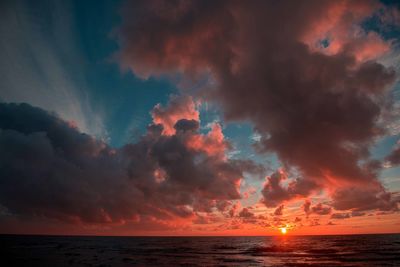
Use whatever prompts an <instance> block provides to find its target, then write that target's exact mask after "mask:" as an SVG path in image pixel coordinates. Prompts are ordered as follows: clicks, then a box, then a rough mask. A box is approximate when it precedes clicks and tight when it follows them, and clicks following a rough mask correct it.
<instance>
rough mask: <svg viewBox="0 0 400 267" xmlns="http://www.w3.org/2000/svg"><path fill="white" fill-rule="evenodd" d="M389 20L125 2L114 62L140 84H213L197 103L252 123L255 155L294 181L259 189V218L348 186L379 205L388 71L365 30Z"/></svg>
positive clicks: (292, 9) (267, 5)
mask: <svg viewBox="0 0 400 267" xmlns="http://www.w3.org/2000/svg"><path fill="white" fill-rule="evenodd" d="M388 9H389V8H386V9H385V7H384V6H383V4H381V3H380V2H379V1H374V0H363V1H346V0H342V1H280V2H278V3H276V2H274V3H272V2H269V1H251V2H250V3H248V2H246V3H244V2H243V1H217V2H213V3H211V2H208V1H176V2H169V1H135V2H134V3H133V2H129V3H127V4H126V5H125V7H124V9H123V23H122V25H121V27H120V28H119V32H118V37H119V41H120V45H121V50H120V55H119V56H120V61H121V64H122V65H123V66H124V67H126V68H130V69H131V70H132V71H133V72H134V73H135V74H137V75H139V76H141V77H143V78H146V77H149V76H151V75H153V76H159V75H163V74H171V73H183V74H184V76H185V77H196V76H198V75H201V74H204V73H206V74H208V75H210V76H211V77H212V81H213V84H211V85H210V86H206V89H204V90H203V91H202V95H203V96H205V97H206V98H208V100H211V101H216V102H218V103H219V104H220V106H221V107H222V109H223V112H224V115H225V118H226V119H227V120H231V121H235V120H250V121H251V122H252V123H253V125H254V129H255V131H256V132H257V133H259V134H260V136H261V137H260V140H259V142H258V146H257V147H258V148H259V151H260V152H274V153H276V154H277V156H278V157H279V159H280V161H281V162H282V164H283V165H284V166H285V167H287V168H291V167H295V168H296V169H298V170H299V172H300V173H301V176H300V177H299V178H298V179H297V180H295V181H293V183H291V185H289V187H287V188H286V187H283V186H282V185H281V184H280V181H281V180H282V178H280V176H279V175H280V174H274V175H275V176H274V175H272V176H271V177H269V178H268V181H267V183H266V186H265V188H264V189H263V192H262V193H263V197H264V200H263V201H264V203H265V204H266V205H267V206H268V207H272V206H278V205H280V204H281V203H282V202H284V201H288V200H292V199H295V198H297V197H307V196H308V195H309V194H311V193H313V192H314V191H315V190H317V189H323V188H329V190H328V193H330V194H331V195H334V196H335V194H336V195H339V194H341V193H340V192H343V188H346V187H347V186H349V185H350V186H355V185H362V186H363V185H368V186H370V187H373V188H374V189H371V190H367V191H366V192H364V194H372V196H373V195H376V194H380V195H385V194H386V191H385V189H384V188H383V187H382V186H381V184H380V182H379V181H378V179H377V168H372V167H371V164H370V156H369V147H370V145H371V144H372V143H373V141H374V140H375V138H376V137H378V136H381V135H382V134H383V129H382V128H381V127H379V125H378V124H377V121H378V119H379V117H380V115H381V113H382V110H383V109H390V107H388V101H386V100H387V98H386V96H387V92H388V88H390V86H391V85H392V83H393V81H394V80H395V72H394V70H393V69H391V68H388V67H385V66H383V65H382V64H380V63H378V62H377V61H376V59H377V58H379V57H380V56H382V55H383V54H385V53H386V52H387V51H389V50H390V49H391V43H390V42H388V41H386V40H385V39H383V38H382V37H381V36H380V35H379V34H378V33H377V32H374V31H373V30H368V31H367V30H365V29H364V28H363V27H362V23H363V22H364V21H366V20H367V19H369V18H371V17H372V16H378V17H379V16H382V12H383V13H384V11H387V10H388ZM260 25H262V30H260ZM276 25H280V26H279V27H276ZM210 88H211V89H210ZM336 189H337V190H339V191H338V192H337V193H335V191H336ZM356 196H357V195H356ZM350 197H351V196H350V195H349V198H350ZM338 201H340V200H335V203H336V204H335V206H337V207H340V206H341V205H339V204H338V203H339V202H338ZM378 202H382V201H378ZM352 203H353V204H361V203H359V202H357V201H355V202H352ZM345 206H348V207H353V208H354V205H345ZM378 206H380V204H379V205H370V207H371V208H372V207H378Z"/></svg>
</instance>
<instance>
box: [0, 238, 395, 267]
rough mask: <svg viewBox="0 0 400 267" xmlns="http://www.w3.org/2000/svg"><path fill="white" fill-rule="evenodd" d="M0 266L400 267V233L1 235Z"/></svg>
mask: <svg viewBox="0 0 400 267" xmlns="http://www.w3.org/2000/svg"><path fill="white" fill-rule="evenodd" d="M0 258H1V262H2V264H1V266H99V267H100V266H103V267H104V266H157V267H160V266H227V267H228V266H322V267H328V266H374V267H375V266H400V234H385V235H341V236H290V235H287V236H263V237H102V236H25V235H0Z"/></svg>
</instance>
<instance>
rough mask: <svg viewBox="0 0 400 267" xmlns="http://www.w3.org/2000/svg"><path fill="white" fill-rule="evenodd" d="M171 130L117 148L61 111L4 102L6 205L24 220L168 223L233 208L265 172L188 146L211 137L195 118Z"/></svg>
mask: <svg viewBox="0 0 400 267" xmlns="http://www.w3.org/2000/svg"><path fill="white" fill-rule="evenodd" d="M183 102H184V101H183ZM158 109H159V107H156V110H158ZM163 126H164V125H163V124H152V125H150V126H149V128H148V131H147V133H146V134H145V135H144V136H143V137H142V138H141V139H140V140H139V141H138V142H137V143H132V144H127V145H125V146H123V147H122V148H119V149H114V148H111V147H109V146H108V145H107V144H105V143H104V142H102V141H99V140H96V139H95V138H93V137H91V136H89V135H87V134H84V133H81V132H79V130H78V129H77V128H75V127H73V126H72V125H71V124H69V123H67V122H65V121H63V120H62V119H60V118H59V117H58V116H57V115H56V114H53V113H49V112H47V111H45V110H42V109H40V108H36V107H32V106H30V105H28V104H5V103H1V104H0V183H1V184H2V186H1V187H0V204H1V206H2V207H4V209H6V210H7V214H9V215H10V216H16V217H18V218H27V217H29V218H48V219H57V220H59V221H63V222H71V223H95V224H96V223H114V224H124V223H126V222H131V223H140V222H144V221H147V220H152V221H157V220H159V221H164V222H168V221H171V220H174V219H176V218H178V219H185V218H188V219H190V218H193V217H195V213H196V212H212V211H213V210H219V211H225V210H227V209H228V207H229V206H230V204H231V203H230V202H229V201H230V200H235V199H240V198H241V196H240V193H239V185H240V183H241V180H242V179H243V173H244V172H252V171H256V172H257V171H259V170H260V169H259V168H257V165H256V164H254V163H252V162H250V161H240V160H229V159H227V158H226V157H225V158H223V157H220V155H219V154H213V153H208V152H207V151H204V150H201V149H198V148H193V147H191V146H188V143H189V141H188V140H190V139H191V138H193V137H194V136H203V135H202V134H200V133H198V131H197V130H198V121H195V120H193V119H191V118H190V116H189V119H186V118H184V117H182V118H181V119H179V120H177V121H176V122H175V125H174V127H175V128H174V129H176V132H175V133H174V134H172V135H164V134H163ZM207 136H208V135H207ZM204 138H206V137H204ZM208 138H211V137H208ZM253 167H255V170H253V169H252V168H253Z"/></svg>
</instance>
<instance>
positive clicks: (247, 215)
mask: <svg viewBox="0 0 400 267" xmlns="http://www.w3.org/2000/svg"><path fill="white" fill-rule="evenodd" d="M239 217H241V218H253V217H254V213H252V212H251V211H249V209H248V208H243V209H242V210H241V211H240V212H239Z"/></svg>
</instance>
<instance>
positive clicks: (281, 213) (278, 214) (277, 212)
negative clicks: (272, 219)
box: [274, 205, 285, 216]
mask: <svg viewBox="0 0 400 267" xmlns="http://www.w3.org/2000/svg"><path fill="white" fill-rule="evenodd" d="M284 207H285V206H284V205H280V206H279V207H277V208H276V209H275V211H274V215H276V216H281V215H283V208H284Z"/></svg>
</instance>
